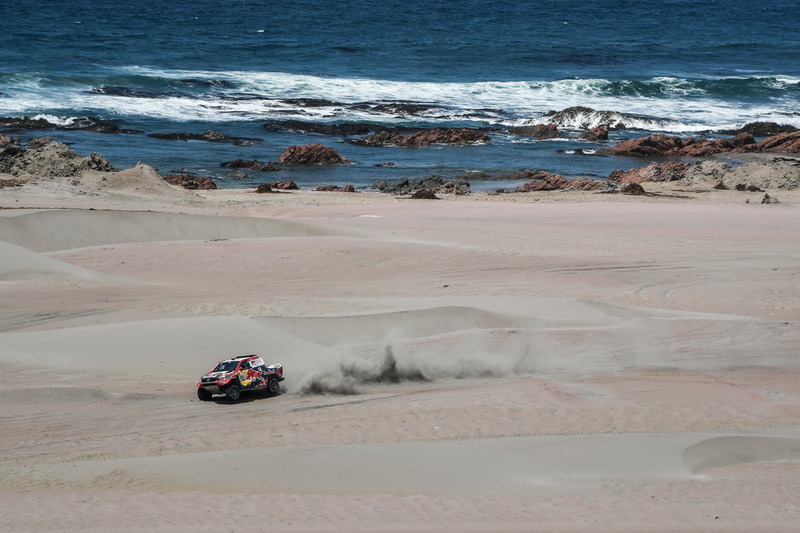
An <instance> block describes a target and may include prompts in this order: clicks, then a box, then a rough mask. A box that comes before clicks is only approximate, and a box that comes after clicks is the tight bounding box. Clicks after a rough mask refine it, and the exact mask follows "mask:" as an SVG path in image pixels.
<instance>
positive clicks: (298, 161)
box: [277, 143, 350, 165]
mask: <svg viewBox="0 0 800 533" xmlns="http://www.w3.org/2000/svg"><path fill="white" fill-rule="evenodd" d="M277 162H278V163H279V164H282V165H344V164H348V163H350V160H348V159H347V158H345V157H342V156H340V155H339V154H338V153H337V152H336V150H334V149H333V148H330V147H328V146H323V145H322V144H320V143H314V144H307V145H302V144H295V145H293V146H290V147H289V148H287V149H286V151H285V152H283V154H281V156H280V157H279V158H278V161H277Z"/></svg>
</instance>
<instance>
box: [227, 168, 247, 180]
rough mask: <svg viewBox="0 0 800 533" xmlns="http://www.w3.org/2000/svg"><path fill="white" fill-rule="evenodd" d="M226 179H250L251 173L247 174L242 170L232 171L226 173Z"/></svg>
mask: <svg viewBox="0 0 800 533" xmlns="http://www.w3.org/2000/svg"><path fill="white" fill-rule="evenodd" d="M225 179H226V180H249V179H250V175H249V174H245V173H244V172H242V171H241V170H236V171H234V172H231V173H230V174H225Z"/></svg>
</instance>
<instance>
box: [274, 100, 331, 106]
mask: <svg viewBox="0 0 800 533" xmlns="http://www.w3.org/2000/svg"><path fill="white" fill-rule="evenodd" d="M281 102H283V103H286V104H292V105H296V106H300V107H332V106H337V105H341V104H337V103H336V102H332V101H331V100H325V99H324V98H284V99H281Z"/></svg>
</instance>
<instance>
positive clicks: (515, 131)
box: [508, 124, 567, 139]
mask: <svg viewBox="0 0 800 533" xmlns="http://www.w3.org/2000/svg"><path fill="white" fill-rule="evenodd" d="M508 132H509V133H511V134H512V135H519V136H521V137H533V138H534V139H561V138H564V137H566V136H567V134H566V133H564V132H563V131H559V129H558V126H556V125H555V124H534V125H532V126H518V127H515V128H509V129H508Z"/></svg>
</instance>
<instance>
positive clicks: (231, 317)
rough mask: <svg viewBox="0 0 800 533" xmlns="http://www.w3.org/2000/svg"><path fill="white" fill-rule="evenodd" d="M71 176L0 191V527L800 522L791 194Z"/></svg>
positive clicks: (730, 527) (799, 273)
mask: <svg viewBox="0 0 800 533" xmlns="http://www.w3.org/2000/svg"><path fill="white" fill-rule="evenodd" d="M6 177H8V176H6ZM73 182H74V183H66V182H59V181H57V180H49V181H48V180H42V181H31V182H28V183H25V184H24V185H22V186H19V187H17V186H11V187H5V188H2V189H0V370H1V371H2V374H1V375H2V383H3V387H2V390H0V398H1V399H2V400H0V402H1V403H0V405H2V406H3V412H2V414H1V415H0V416H1V417H2V418H0V427H1V428H2V431H0V459H1V460H0V479H2V482H0V515H2V517H3V519H2V520H0V531H67V532H82V533H86V532H92V531H98V532H100V531H133V530H136V531H141V530H145V531H164V532H189V531H193V532H198V531H209V532H211V531H215V532H216V531H241V530H249V531H300V532H303V531H309V532H311V531H342V532H344V531H609V532H611V531H726V532H729V531H755V530H758V531H787V532H788V531H796V530H797V524H798V523H800V496H798V495H800V357H799V356H798V354H800V239H798V235H800V192H798V191H797V190H796V189H794V190H776V191H773V190H769V191H766V192H767V193H768V194H769V195H770V196H773V197H776V198H778V199H779V200H780V203H778V204H762V203H761V200H762V197H763V196H764V194H765V193H764V191H762V192H759V193H745V192H739V191H734V190H728V191H712V190H708V188H706V189H703V188H696V189H693V190H689V189H681V188H676V186H675V185H669V184H648V187H647V190H648V191H649V192H651V193H654V194H650V195H648V196H643V197H634V196H626V195H621V194H601V193H592V192H581V191H554V192H540V193H525V194H514V195H491V194H475V195H471V196H465V197H456V196H452V197H450V196H448V197H444V198H442V199H441V200H436V201H433V200H430V201H420V200H410V199H408V198H401V197H393V196H390V195H381V194H366V193H357V194H347V193H315V192H309V191H300V192H282V193H278V194H267V195H258V194H255V193H253V192H252V190H212V191H195V192H193V191H185V190H182V189H178V188H175V187H172V186H170V185H167V184H166V183H164V182H163V181H161V180H158V179H154V178H153V172H152V171H151V170H150V169H149V167H146V166H141V165H140V166H137V167H134V168H132V169H129V170H126V171H124V172H121V173H105V174H103V173H94V174H92V173H90V174H87V175H86V176H84V177H83V178H82V179H81V180H73ZM655 193H657V194H655ZM250 353H257V354H259V355H261V356H262V357H263V358H264V359H265V361H266V362H267V363H281V364H282V365H283V367H284V369H285V376H286V380H285V381H284V382H283V383H282V393H281V394H280V395H279V396H277V397H267V396H266V395H263V394H258V393H254V394H250V395H245V396H244V397H243V398H242V400H241V401H239V402H237V403H231V402H228V401H225V400H222V399H221V398H220V399H218V400H217V399H215V400H214V401H212V402H201V401H199V400H198V398H197V396H196V383H197V381H198V378H199V377H200V376H201V375H203V374H204V373H205V372H208V371H209V370H211V368H212V367H213V366H214V365H215V364H216V363H217V362H218V361H220V360H222V359H226V358H228V357H232V356H236V355H243V354H250ZM386 368H392V369H394V370H393V372H392V373H391V379H389V378H387V374H386V373H385V372H384V371H385V369H386Z"/></svg>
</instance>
